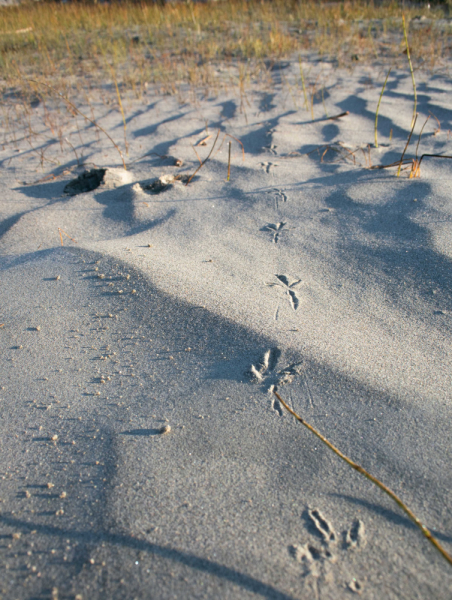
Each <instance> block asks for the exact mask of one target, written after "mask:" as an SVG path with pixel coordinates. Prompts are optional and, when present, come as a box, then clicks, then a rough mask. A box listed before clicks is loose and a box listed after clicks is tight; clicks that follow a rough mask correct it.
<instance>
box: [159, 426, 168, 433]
mask: <svg viewBox="0 0 452 600" xmlns="http://www.w3.org/2000/svg"><path fill="white" fill-rule="evenodd" d="M170 431H171V426H170V425H164V426H163V427H162V428H161V429H160V432H159V433H160V434H161V435H165V434H167V433H170Z"/></svg>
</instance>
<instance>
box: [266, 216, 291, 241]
mask: <svg viewBox="0 0 452 600" xmlns="http://www.w3.org/2000/svg"><path fill="white" fill-rule="evenodd" d="M286 225H287V223H283V222H282V221H281V222H280V223H275V224H273V223H269V224H268V225H266V226H265V227H264V229H266V230H268V231H271V232H272V233H273V243H274V244H277V243H278V240H279V236H280V235H281V234H282V233H286V231H288V230H287V229H285V230H284V231H283V229H284V227H285V226H286Z"/></svg>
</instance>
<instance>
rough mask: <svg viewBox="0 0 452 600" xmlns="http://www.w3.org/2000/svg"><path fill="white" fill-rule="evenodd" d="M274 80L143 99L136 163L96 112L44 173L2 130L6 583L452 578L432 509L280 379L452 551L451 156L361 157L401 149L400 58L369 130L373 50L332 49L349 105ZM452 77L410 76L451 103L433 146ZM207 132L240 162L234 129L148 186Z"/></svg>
mask: <svg viewBox="0 0 452 600" xmlns="http://www.w3.org/2000/svg"><path fill="white" fill-rule="evenodd" d="M297 68H298V65H297V64H296V63H295V62H294V63H293V64H290V65H289V66H288V67H287V69H288V72H290V70H291V69H293V70H295V69H297ZM275 77H276V75H275ZM276 84H277V82H276V83H275V90H274V91H269V92H262V91H260V90H252V91H250V93H249V96H248V104H247V105H246V107H245V108H246V114H245V113H244V112H243V110H242V111H241V109H240V101H238V100H237V98H235V97H234V96H232V95H231V97H226V98H217V99H209V100H204V101H203V102H202V103H201V104H200V105H199V106H194V105H190V104H185V105H183V106H180V105H179V104H178V102H177V100H176V99H175V98H168V97H164V98H161V97H158V96H155V97H152V96H151V95H149V97H148V100H147V103H145V104H140V103H139V102H138V101H135V102H132V101H130V105H129V106H128V112H127V114H128V124H127V127H128V132H129V144H130V156H129V157H128V159H127V160H126V162H128V163H129V166H128V169H127V171H126V172H124V171H123V169H122V165H121V164H120V159H119V156H118V154H117V152H116V151H115V149H114V148H112V147H111V144H110V143H109V141H108V140H107V139H102V138H100V139H99V140H98V139H97V136H96V131H95V128H93V127H87V128H86V129H84V130H83V142H84V143H83V146H82V144H81V143H80V141H79V146H78V147H77V149H78V151H79V153H80V154H82V153H83V161H84V164H83V165H81V166H77V162H76V160H75V158H74V156H73V155H72V156H69V155H66V156H65V162H64V164H61V165H60V166H59V167H58V168H56V169H55V170H54V171H53V173H54V175H55V178H53V177H51V178H46V179H45V180H43V178H44V176H45V175H46V173H47V172H49V171H50V169H49V168H48V167H46V168H45V170H44V172H42V171H41V170H39V169H38V168H37V167H39V160H38V159H37V154H36V152H32V151H31V150H30V147H29V145H27V143H26V141H25V140H22V141H19V142H18V148H19V151H18V152H16V151H15V149H14V147H13V145H12V144H5V146H4V147H3V149H2V150H1V151H0V160H1V164H2V178H1V186H2V200H1V202H0V207H1V211H2V221H1V222H0V250H1V258H0V267H1V271H0V273H1V274H0V281H1V286H0V311H1V312H0V323H2V327H1V328H0V341H1V345H2V351H1V357H2V368H1V389H0V398H1V401H0V410H1V415H2V419H1V424H0V427H1V440H2V442H1V445H0V457H1V462H2V464H3V467H2V481H1V487H0V498H1V503H0V521H1V535H2V538H1V539H2V541H1V542H0V543H1V545H2V557H1V562H2V570H1V571H2V574H1V576H0V595H1V597H4V598H32V597H33V598H34V597H36V598H38V597H39V598H41V597H43V598H44V597H58V598H74V597H75V598H83V599H88V598H156V599H157V598H158V599H160V598H162V599H163V598H165V599H166V598H240V599H242V598H275V599H281V600H282V599H289V598H290V599H296V598H297V599H298V598H322V599H327V598H328V599H339V598H347V597H349V596H350V595H352V594H361V596H362V597H363V598H369V599H381V598H394V599H395V598H397V599H400V598H410V599H412V598H422V599H425V598H448V597H449V596H450V589H451V585H452V571H451V569H450V567H449V565H448V564H447V563H446V562H445V561H444V560H443V559H442V558H441V556H440V555H439V554H438V553H437V552H436V551H435V550H434V549H433V548H432V547H431V546H430V545H429V544H428V542H427V541H426V540H425V538H423V537H422V535H421V534H420V532H419V530H418V529H416V527H415V526H414V525H413V524H412V523H411V522H410V521H409V520H408V519H407V518H406V517H405V516H404V515H403V513H401V512H400V511H399V509H398V508H397V507H396V506H395V505H394V504H392V503H391V502H390V500H389V499H388V498H386V497H384V496H383V494H382V493H381V492H380V491H379V490H378V489H376V488H374V487H372V486H371V484H370V483H369V482H368V481H366V480H365V479H363V478H360V477H359V475H358V474H356V473H354V472H353V471H352V470H351V469H349V468H348V467H347V466H346V465H344V464H343V463H341V462H339V460H338V459H336V457H335V456H334V455H332V454H331V453H330V452H329V451H328V450H327V449H326V448H324V447H321V446H320V445H319V442H318V441H317V440H316V439H315V438H314V437H312V436H310V434H309V433H308V432H307V431H305V430H304V429H303V428H302V427H300V426H299V425H297V424H296V422H295V421H294V420H293V418H292V417H289V416H288V415H287V414H286V413H285V412H284V410H283V409H282V407H281V406H280V404H279V403H278V401H277V400H276V399H275V398H274V396H273V395H272V394H271V390H272V389H274V387H275V386H276V387H277V388H278V390H279V391H280V393H281V395H282V396H283V397H284V398H285V399H286V400H287V401H288V402H289V404H290V405H291V406H293V407H294V409H295V410H297V411H298V412H299V413H300V414H302V415H303V416H304V417H305V418H306V419H307V420H308V421H309V422H311V423H312V424H313V425H314V426H316V427H317V428H318V429H319V430H320V431H322V433H324V434H325V435H326V436H327V437H328V438H330V439H331V441H333V442H334V443H335V444H336V445H337V446H338V447H339V448H341V449H342V450H343V451H344V452H346V453H347V454H348V455H350V456H351V457H352V458H353V459H354V460H356V461H357V462H358V463H360V464H362V465H363V466H364V467H365V468H366V469H368V470H369V471H370V472H371V473H373V474H374V475H375V476H377V477H379V478H381V479H382V481H384V482H385V483H386V484H387V485H388V486H390V487H391V488H392V489H394V491H395V492H396V493H398V494H399V495H400V496H401V497H402V498H403V500H404V501H405V502H406V503H407V504H408V505H409V506H410V507H411V508H412V509H413V510H414V511H415V512H416V514H418V516H419V517H420V518H422V520H423V521H424V522H425V523H426V525H428V526H429V527H430V528H431V529H432V531H433V532H434V533H435V535H436V536H437V538H438V539H439V541H440V542H441V543H442V544H444V546H445V548H446V549H448V550H449V551H450V550H452V520H451V496H450V489H451V483H452V482H451V468H450V465H451V461H452V453H451V447H450V435H449V430H450V421H451V405H450V402H451V396H450V389H451V373H452V370H451V341H452V339H451V314H452V313H451V312H450V311H451V308H450V307H451V298H452V286H451V257H452V244H451V239H452V237H451V231H450V223H451V214H452V210H451V199H450V198H451V176H450V173H451V167H452V165H451V164H450V161H448V160H441V159H428V158H426V159H425V160H424V161H423V163H422V170H421V177H420V178H416V179H408V176H407V172H403V173H402V175H401V177H399V178H397V177H396V176H395V171H394V170H370V169H368V168H366V167H368V166H370V164H372V165H375V164H389V163H391V162H393V161H395V160H397V159H398V158H400V155H401V152H402V150H403V147H404V145H405V142H406V139H407V136H408V133H409V129H410V125H411V116H412V97H411V91H412V90H411V80H410V77H409V73H406V72H395V73H394V74H393V76H392V77H391V78H390V80H389V82H388V86H387V90H386V92H385V96H384V101H383V102H382V105H381V109H380V118H379V131H380V147H379V148H378V149H376V148H374V147H373V146H368V144H371V142H372V141H373V122H374V117H375V107H376V103H377V101H378V96H379V93H380V89H381V74H380V73H379V72H377V71H376V70H372V69H370V68H364V67H362V68H360V69H356V70H355V71H354V72H353V73H352V74H351V73H350V72H348V71H347V72H345V71H344V72H342V71H339V70H336V71H333V70H331V74H330V75H329V85H328V88H327V89H326V90H325V91H326V101H327V107H328V114H329V115H336V114H339V113H341V112H344V111H349V114H348V116H345V117H342V118H340V119H337V120H331V119H328V118H327V117H326V115H325V114H324V113H323V112H322V105H321V103H320V104H316V105H315V112H316V115H318V117H317V118H316V119H315V120H314V121H311V120H310V113H309V112H307V111H306V110H304V109H301V108H300V107H295V105H294V104H293V102H292V100H291V98H290V95H288V94H287V92H284V91H282V90H281V88H280V87H278V85H276ZM451 88H452V86H451V84H450V81H449V80H448V79H446V78H441V77H435V78H428V77H427V76H425V77H424V80H422V77H421V76H419V81H418V94H419V105H418V110H419V112H420V117H419V123H423V122H424V120H425V118H426V116H428V113H429V111H431V112H433V113H434V114H435V116H436V117H437V118H438V119H439V121H440V122H441V126H442V130H441V131H438V130H437V128H438V126H437V124H436V121H435V122H432V121H433V120H431V121H429V123H428V125H427V126H426V128H425V130H424V134H423V137H422V140H421V144H420V148H421V150H420V154H421V153H436V154H438V153H441V154H452V152H451V144H452V142H451V139H450V135H449V129H451V128H452V123H451V120H452V107H451V103H450V93H451ZM36 110H40V109H39V107H38V108H37V109H36ZM97 110H98V114H97V115H96V119H98V122H99V123H100V124H102V127H103V128H105V129H106V130H107V131H109V132H110V133H111V135H112V136H113V137H114V138H118V139H120V136H121V135H122V121H121V117H120V115H119V114H118V113H117V112H106V109H105V107H104V108H102V105H101V104H99V105H98V107H97ZM102 111H104V112H102ZM424 115H425V116H424ZM206 122H207V123H208V131H206ZM217 129H220V131H221V134H220V138H219V140H220V141H221V140H222V139H223V135H224V134H225V133H227V134H230V135H231V136H234V137H236V138H239V139H240V140H241V141H242V143H243V145H244V149H245V158H244V160H243V159H242V152H241V147H240V145H239V144H237V143H236V142H235V141H234V140H233V138H225V139H224V142H223V144H222V146H221V147H220V146H219V145H218V147H219V148H220V150H219V151H218V152H217V153H216V152H214V153H213V154H212V157H211V159H210V160H209V161H208V162H207V163H206V164H205V165H204V166H203V168H202V169H201V170H200V171H199V172H198V174H197V175H196V176H195V178H194V179H193V180H192V181H191V182H190V183H189V184H188V185H184V183H183V182H181V181H178V180H177V179H176V180H174V181H171V178H167V179H166V180H164V181H163V184H164V185H161V184H158V186H157V188H156V187H155V186H154V187H152V186H153V185H154V184H155V181H156V180H158V178H161V177H162V176H168V175H178V176H184V175H190V174H192V173H193V172H194V170H195V169H196V168H197V165H198V162H197V159H196V156H195V153H194V152H193V149H192V145H194V144H197V143H198V142H199V141H200V140H202V139H203V138H204V137H206V136H207V134H211V135H212V138H210V139H209V140H208V141H207V145H206V146H198V147H197V151H198V153H199V154H200V156H201V157H202V158H205V157H206V156H207V154H208V152H209V150H210V147H211V144H212V142H213V140H214V138H215V135H216V132H217ZM418 129H420V126H419V127H418ZM390 131H392V138H391V141H390V139H389V138H390ZM74 139H75V136H74ZM229 140H232V165H231V177H230V181H229V182H228V181H227V180H226V178H227V162H228V145H227V142H228V141H229ZM415 143H417V137H416V141H415V142H414V141H413V144H412V146H410V149H409V150H408V153H407V157H413V156H414V150H415ZM52 152H54V155H55V156H57V153H58V145H57V144H55V148H54V149H51V150H50V151H49V152H48V153H47V154H46V156H47V158H51V157H52V156H53V154H52ZM152 153H153V154H152ZM369 153H370V158H369ZM159 155H160V156H159ZM162 155H164V156H165V157H170V158H162ZM143 157H144V158H143ZM174 159H180V161H183V164H182V165H180V163H179V165H178V166H177V165H175V162H176V161H175V160H174ZM59 160H60V162H61V156H60V159H59ZM369 161H370V162H369ZM99 168H101V169H107V171H106V174H105V173H101V174H100V176H99V181H100V185H98V187H95V188H94V189H91V190H90V191H83V190H86V187H83V186H86V185H88V187H89V186H90V185H91V183H90V184H88V183H87V181H88V180H87V177H86V176H85V177H84V179H83V181H82V184H83V185H82V186H81V187H80V181H78V183H77V184H76V186H75V187H74V185H72V187H69V188H67V187H66V186H67V185H68V183H70V182H71V181H73V180H74V179H75V178H76V177H78V176H79V175H80V174H82V173H83V172H86V171H90V170H92V169H99ZM111 169H115V170H113V171H112V170H111ZM90 177H91V179H90V181H91V180H93V181H94V179H95V177H94V174H92V175H91V176H90ZM93 177H94V179H92V178H93ZM97 183H99V182H97ZM97 183H96V181H94V184H96V185H97ZM94 184H93V185H94ZM166 184H168V185H167V186H166ZM65 188H66V193H65ZM156 190H157V191H159V193H154V192H155V191H156ZM79 191H80V193H77V192H79ZM59 228H60V230H61V231H62V233H61V235H62V236H63V241H64V247H61V244H60V237H59ZM68 236H70V237H68ZM70 238H72V240H71V239H70ZM73 240H75V241H76V242H77V243H75V242H74V241H73ZM52 594H53V596H52Z"/></svg>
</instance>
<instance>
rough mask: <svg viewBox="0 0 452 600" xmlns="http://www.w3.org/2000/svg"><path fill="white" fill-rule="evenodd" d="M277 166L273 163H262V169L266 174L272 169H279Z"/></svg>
mask: <svg viewBox="0 0 452 600" xmlns="http://www.w3.org/2000/svg"><path fill="white" fill-rule="evenodd" d="M277 166H278V165H277V164H275V163H271V162H263V163H261V167H262V168H263V170H264V171H265V172H266V173H270V169H271V168H272V167H277Z"/></svg>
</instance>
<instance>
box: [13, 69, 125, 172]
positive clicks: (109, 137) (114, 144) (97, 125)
mask: <svg viewBox="0 0 452 600" xmlns="http://www.w3.org/2000/svg"><path fill="white" fill-rule="evenodd" d="M23 81H27V82H28V83H35V84H37V85H43V86H45V87H46V88H48V89H49V90H51V91H52V92H53V93H54V94H56V95H57V96H59V97H60V98H61V99H62V100H64V102H66V103H67V104H68V105H69V106H70V107H71V108H72V110H73V111H74V112H76V113H77V114H78V115H80V116H81V117H83V118H84V119H85V120H86V121H88V123H91V125H94V127H97V129H99V130H100V131H102V133H103V134H104V135H106V136H107V138H108V139H109V140H110V142H111V143H112V144H113V146H114V147H115V148H116V150H117V152H118V154H119V156H120V157H121V161H122V164H123V167H124V169H125V170H127V167H126V163H125V160H124V156H123V154H122V152H121V149H120V147H119V146H118V144H117V143H116V142H115V141H114V139H113V138H112V137H111V135H110V134H109V133H107V132H106V131H105V129H104V128H103V127H101V126H100V125H99V124H98V123H97V122H96V121H93V119H90V118H89V117H87V116H86V115H85V114H84V113H82V112H81V111H80V110H79V109H78V108H77V107H76V106H75V104H73V103H72V102H71V101H70V100H69V98H68V97H67V96H65V95H64V94H62V93H61V92H59V91H58V90H56V89H55V88H54V87H52V86H51V85H49V84H48V83H44V82H43V81H37V80H36V79H23Z"/></svg>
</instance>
